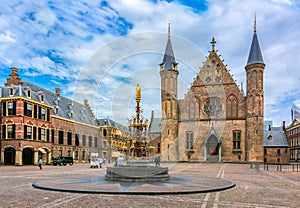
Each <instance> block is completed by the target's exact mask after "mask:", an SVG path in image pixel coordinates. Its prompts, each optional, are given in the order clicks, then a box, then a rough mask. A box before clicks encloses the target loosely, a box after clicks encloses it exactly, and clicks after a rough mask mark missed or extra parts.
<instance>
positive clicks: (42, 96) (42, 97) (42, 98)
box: [41, 94, 44, 102]
mask: <svg viewBox="0 0 300 208" xmlns="http://www.w3.org/2000/svg"><path fill="white" fill-rule="evenodd" d="M41 101H42V102H44V95H43V94H42V95H41Z"/></svg>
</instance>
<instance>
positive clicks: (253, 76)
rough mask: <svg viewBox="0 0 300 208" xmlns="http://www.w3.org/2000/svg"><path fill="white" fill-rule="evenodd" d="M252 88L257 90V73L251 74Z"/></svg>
mask: <svg viewBox="0 0 300 208" xmlns="http://www.w3.org/2000/svg"><path fill="white" fill-rule="evenodd" d="M252 88H257V72H256V71H253V72H252Z"/></svg>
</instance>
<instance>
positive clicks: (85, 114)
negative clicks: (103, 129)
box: [0, 80, 98, 126]
mask: <svg viewBox="0 0 300 208" xmlns="http://www.w3.org/2000/svg"><path fill="white" fill-rule="evenodd" d="M21 83H22V84H21V85H16V86H7V87H6V86H5V87H2V88H1V90H0V91H1V97H2V98H5V97H10V95H9V89H10V88H13V89H14V96H21V97H25V98H28V97H27V91H28V89H30V91H31V96H30V97H29V98H28V99H30V100H33V101H36V102H40V103H41V102H42V101H41V96H40V95H42V94H43V95H44V104H47V105H50V106H52V107H53V109H52V115H55V116H58V117H61V118H65V119H69V120H73V121H76V122H80V123H84V124H88V125H92V126H98V124H97V122H96V118H95V116H94V115H93V113H92V112H91V111H90V110H89V108H88V107H87V106H85V105H84V104H81V103H79V102H76V101H74V100H71V99H69V98H66V97H63V96H57V95H56V93H53V92H50V91H48V90H46V89H43V88H41V87H39V86H37V85H34V84H32V83H30V82H27V81H24V80H21ZM56 108H57V109H58V111H57V110H56Z"/></svg>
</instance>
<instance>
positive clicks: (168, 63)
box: [162, 36, 176, 69]
mask: <svg viewBox="0 0 300 208" xmlns="http://www.w3.org/2000/svg"><path fill="white" fill-rule="evenodd" d="M173 63H174V64H176V61H175V56H174V52H173V48H172V43H171V38H170V36H169V37H168V41H167V46H166V51H165V54H164V58H163V62H162V64H164V69H173V67H172V65H173Z"/></svg>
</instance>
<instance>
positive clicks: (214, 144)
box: [205, 135, 220, 161]
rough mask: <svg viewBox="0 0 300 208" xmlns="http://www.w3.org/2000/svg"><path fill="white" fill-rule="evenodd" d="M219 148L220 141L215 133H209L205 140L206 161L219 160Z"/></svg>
mask: <svg viewBox="0 0 300 208" xmlns="http://www.w3.org/2000/svg"><path fill="white" fill-rule="evenodd" d="M219 148H220V143H219V140H218V138H217V137H216V136H215V135H210V136H209V137H208V139H207V142H206V146H205V149H206V160H207V161H219V154H220V152H219Z"/></svg>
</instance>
